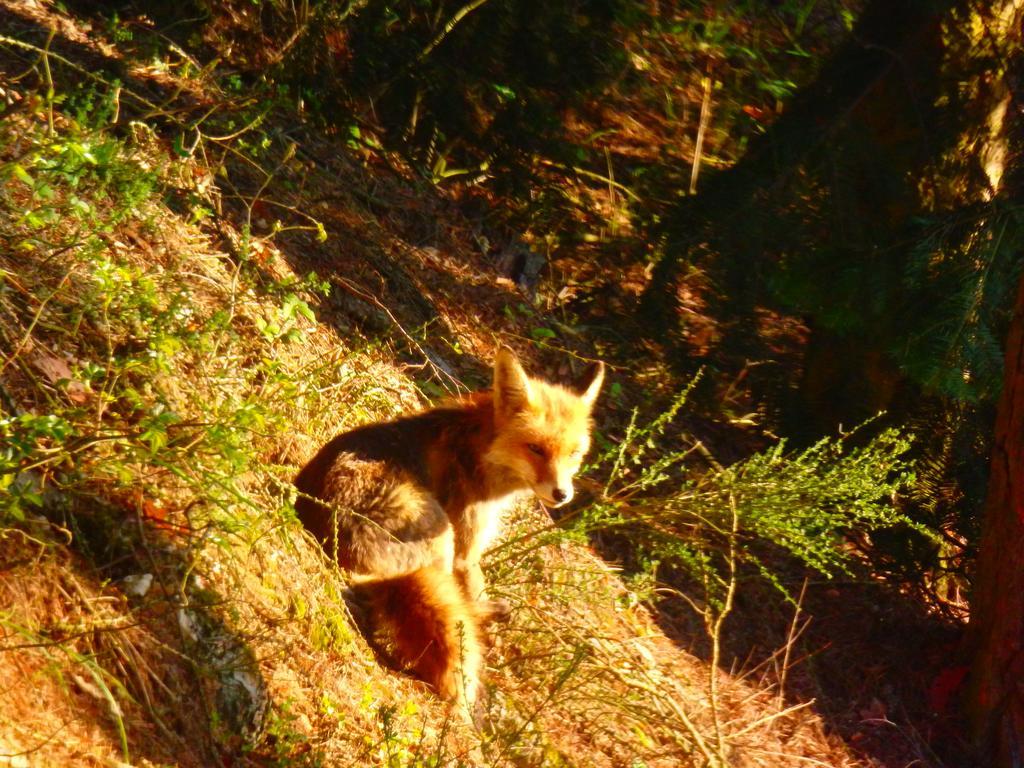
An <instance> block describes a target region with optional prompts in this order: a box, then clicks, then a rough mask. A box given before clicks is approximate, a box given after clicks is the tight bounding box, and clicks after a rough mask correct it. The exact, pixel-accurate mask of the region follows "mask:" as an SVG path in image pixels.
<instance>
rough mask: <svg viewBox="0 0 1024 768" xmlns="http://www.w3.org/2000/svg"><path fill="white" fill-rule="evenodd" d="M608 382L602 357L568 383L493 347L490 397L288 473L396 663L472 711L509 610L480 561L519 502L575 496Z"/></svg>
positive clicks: (482, 395)
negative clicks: (490, 590) (491, 591)
mask: <svg viewBox="0 0 1024 768" xmlns="http://www.w3.org/2000/svg"><path fill="white" fill-rule="evenodd" d="M604 375H605V367H604V364H603V363H601V362H597V363H595V364H593V365H591V366H590V368H589V370H588V372H587V373H586V374H585V375H584V379H583V381H582V382H580V383H579V384H578V385H577V386H576V387H574V388H570V387H567V386H563V385H560V384H556V383H551V382H548V381H545V380H543V379H539V378H532V377H530V376H528V375H527V373H526V371H525V369H524V368H523V366H522V364H521V363H520V361H519V358H518V357H517V356H516V354H515V352H513V351H512V349H511V348H509V347H507V346H502V347H500V348H499V350H498V352H497V354H496V355H495V359H494V366H493V383H492V387H491V389H490V390H484V391H479V392H475V393H472V394H470V395H467V396H464V397H462V398H460V399H456V400H453V401H449V402H446V403H443V404H441V405H440V406H438V407H435V408H430V409H428V410H425V411H422V412H420V413H416V414H413V415H408V416H404V417H400V418H398V419H395V420H393V421H387V422H378V423H371V424H367V425H364V426H361V427H357V428H355V429H353V430H351V431H348V432H344V433H342V434H340V435H338V436H337V437H335V438H334V439H332V440H331V441H329V442H328V443H327V444H325V445H324V446H323V447H322V448H321V449H320V451H319V452H318V453H317V454H316V455H315V456H314V457H313V458H312V459H311V460H310V461H309V462H308V463H307V464H306V465H305V466H304V467H303V468H302V470H301V471H300V472H299V474H298V475H297V476H296V478H295V481H294V484H295V486H296V488H297V490H298V495H297V500H296V504H295V508H296V513H297V516H298V518H299V520H300V521H301V522H302V524H303V525H304V526H305V528H306V529H307V530H308V531H309V532H310V533H311V534H312V535H313V536H314V537H315V538H316V539H317V541H318V542H319V543H320V545H321V546H322V547H323V549H324V551H325V553H326V554H327V555H328V556H329V557H332V558H333V559H335V560H336V561H337V563H338V565H339V566H341V567H342V568H343V569H345V570H346V571H347V572H348V573H349V575H350V578H351V581H352V583H353V584H354V585H358V586H359V588H360V589H365V590H366V591H368V593H369V595H370V602H371V604H372V606H373V615H374V616H375V620H376V621H377V622H379V623H380V624H382V625H383V627H384V629H385V630H386V632H387V633H388V634H389V635H390V636H391V639H392V644H393V645H394V648H395V651H394V656H395V661H397V662H398V663H400V664H401V665H402V666H403V667H404V668H405V669H407V670H409V671H410V672H412V673H413V674H414V675H415V676H416V677H419V678H420V679H421V680H423V681H425V682H426V683H427V684H428V685H429V686H431V687H432V688H433V690H434V691H435V692H436V693H437V694H438V695H439V696H440V697H441V698H443V699H445V700H447V701H449V702H461V703H462V704H463V705H464V706H465V708H466V711H468V712H470V713H473V712H475V707H476V705H477V702H478V697H479V695H480V693H481V690H482V681H481V670H482V666H483V657H484V627H485V625H487V624H488V623H490V622H491V621H495V620H500V619H503V618H507V615H508V613H509V610H510V609H509V607H508V605H507V604H506V603H505V602H504V601H496V600H490V599H489V597H488V594H487V589H486V584H485V580H484V575H483V571H482V569H481V565H480V560H481V556H482V555H483V553H484V552H485V551H486V550H487V549H488V548H489V547H490V546H491V544H492V543H494V541H495V540H496V539H497V537H498V536H499V534H500V532H501V524H502V520H503V518H504V515H505V513H506V512H507V511H508V510H509V509H510V508H511V507H512V506H513V505H514V504H515V503H516V501H517V500H518V499H520V498H522V497H524V496H528V495H529V494H530V493H532V494H533V495H535V496H536V498H538V499H539V500H540V502H541V503H542V504H543V505H545V506H546V507H551V508H553V507H560V506H563V505H565V504H567V503H568V502H569V501H571V500H572V498H573V477H574V475H575V474H576V473H577V471H578V470H579V468H580V465H581V463H582V461H583V457H584V456H585V454H586V453H587V450H588V449H589V447H590V441H591V431H592V417H591V414H592V411H593V406H594V403H595V401H596V399H597V396H598V393H599V392H600V389H601V385H602V382H603V380H604ZM474 719H475V718H474Z"/></svg>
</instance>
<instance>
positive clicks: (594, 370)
mask: <svg viewBox="0 0 1024 768" xmlns="http://www.w3.org/2000/svg"><path fill="white" fill-rule="evenodd" d="M603 383H604V363H602V362H601V361H600V360H598V361H597V362H596V363H592V364H591V365H589V366H588V367H587V370H586V372H585V373H584V374H583V380H582V381H581V382H580V386H579V389H580V397H581V398H583V401H584V402H585V403H586V404H587V407H588V408H589V407H592V406H593V405H594V401H595V400H597V395H598V393H599V392H600V391H601V384H603Z"/></svg>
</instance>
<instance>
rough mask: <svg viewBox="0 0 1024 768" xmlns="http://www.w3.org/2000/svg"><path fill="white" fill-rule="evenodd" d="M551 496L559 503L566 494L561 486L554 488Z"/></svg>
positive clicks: (565, 497) (563, 499)
mask: <svg viewBox="0 0 1024 768" xmlns="http://www.w3.org/2000/svg"><path fill="white" fill-rule="evenodd" d="M551 498H553V499H554V500H555V501H557V502H558V503H559V504H561V503H562V502H563V501H565V500H566V499H567V498H568V494H567V493H566V492H565V491H563V490H562V489H561V488H555V490H553V491H552V492H551Z"/></svg>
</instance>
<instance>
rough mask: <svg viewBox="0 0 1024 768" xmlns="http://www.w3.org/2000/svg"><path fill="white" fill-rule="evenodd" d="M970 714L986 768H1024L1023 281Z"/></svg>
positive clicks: (998, 451)
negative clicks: (1022, 767)
mask: <svg viewBox="0 0 1024 768" xmlns="http://www.w3.org/2000/svg"><path fill="white" fill-rule="evenodd" d="M970 634H971V637H972V641H973V642H972V645H973V664H972V668H971V677H970V684H969V686H968V713H969V715H970V718H971V728H972V731H973V735H974V739H975V742H976V744H977V745H978V748H979V750H980V752H981V753H982V754H981V755H979V757H983V758H984V763H983V764H984V765H987V766H991V768H1011V766H1012V767H1013V768H1019V767H1020V766H1021V765H1024V279H1022V280H1021V283H1020V290H1019V293H1018V295H1017V304H1016V308H1015V310H1014V314H1013V321H1012V325H1011V327H1010V336H1009V340H1008V342H1007V345H1006V380H1005V384H1004V389H1003V394H1002V398H1001V400H1000V402H999V410H998V413H997V416H996V432H995V445H993V448H992V466H991V475H990V479H989V492H988V497H987V499H986V502H985V517H984V520H983V523H982V536H981V544H980V548H979V551H978V572H977V576H976V578H975V582H974V593H973V599H972V605H971V622H970Z"/></svg>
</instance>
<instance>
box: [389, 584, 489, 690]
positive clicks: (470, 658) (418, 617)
mask: <svg viewBox="0 0 1024 768" xmlns="http://www.w3.org/2000/svg"><path fill="white" fill-rule="evenodd" d="M373 602H374V607H375V608H376V610H377V615H378V617H379V620H380V621H381V622H382V623H384V624H385V625H387V627H388V628H389V629H390V631H391V634H392V636H393V638H394V642H395V648H396V652H397V656H398V658H399V661H400V662H401V663H402V664H403V665H404V666H405V667H407V668H409V669H411V670H412V671H413V672H415V674H416V675H417V676H418V677H420V678H421V679H423V680H425V681H426V682H427V683H429V684H430V685H432V686H433V687H434V690H436V691H437V692H438V694H439V695H440V696H441V697H442V698H444V699H448V700H451V701H455V700H459V699H465V700H466V701H467V702H469V703H470V704H472V703H473V702H474V700H475V699H476V694H477V688H478V686H479V670H480V665H481V663H482V658H483V643H482V641H481V637H480V635H481V633H480V622H479V617H478V615H477V612H476V611H475V610H474V609H473V606H472V604H470V603H468V602H467V601H466V600H465V599H464V598H463V596H462V593H461V591H460V588H459V586H458V584H457V583H456V582H455V579H454V578H453V577H452V575H451V574H450V573H445V572H444V571H442V570H440V569H438V568H421V569H420V570H418V571H414V572H413V573H410V574H407V575H405V576H399V577H397V578H394V579H387V580H385V581H379V582H375V583H374V585H373Z"/></svg>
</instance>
